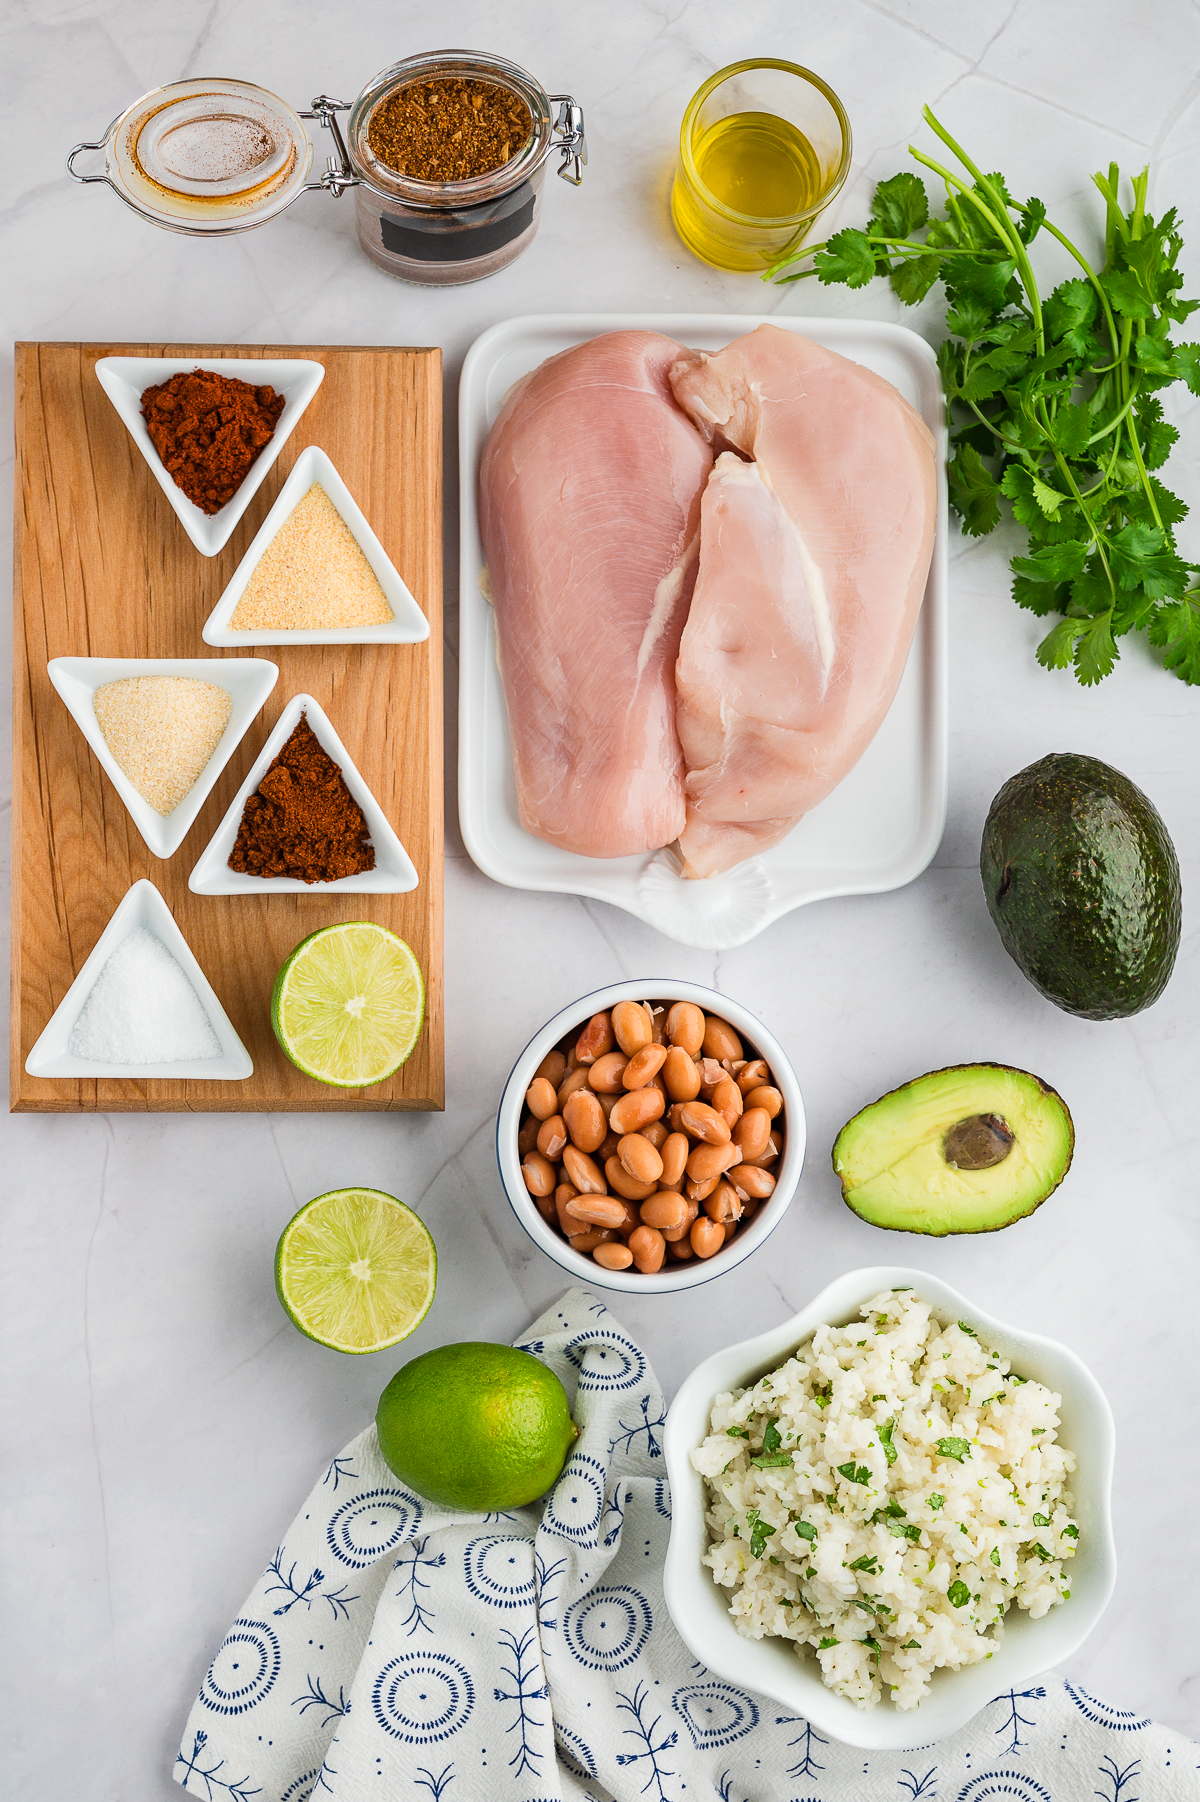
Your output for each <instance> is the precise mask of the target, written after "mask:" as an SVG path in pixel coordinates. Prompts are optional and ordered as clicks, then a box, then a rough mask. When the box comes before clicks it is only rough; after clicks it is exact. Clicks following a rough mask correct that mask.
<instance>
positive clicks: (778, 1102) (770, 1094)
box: [743, 1082, 783, 1120]
mask: <svg viewBox="0 0 1200 1802" xmlns="http://www.w3.org/2000/svg"><path fill="white" fill-rule="evenodd" d="M743 1093H744V1094H745V1096H746V1108H747V1111H749V1109H750V1108H752V1107H760V1108H762V1110H763V1112H764V1113H766V1114H769V1115H770V1117H771V1119H772V1120H774V1118H775V1116H776V1115H777V1114H778V1113H779V1111H780V1109H781V1108H782V1107H783V1096H782V1095H781V1094H780V1093H779V1090H778V1089H773V1088H772V1087H771V1085H770V1083H765V1082H764V1083H759V1085H758V1087H757V1088H756V1089H750V1090H745V1091H743Z"/></svg>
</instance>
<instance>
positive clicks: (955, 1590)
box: [946, 1577, 971, 1608]
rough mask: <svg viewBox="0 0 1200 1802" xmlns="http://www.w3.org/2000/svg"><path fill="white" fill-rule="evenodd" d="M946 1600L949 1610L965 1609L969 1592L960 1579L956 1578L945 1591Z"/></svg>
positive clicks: (969, 1597) (968, 1599) (969, 1598)
mask: <svg viewBox="0 0 1200 1802" xmlns="http://www.w3.org/2000/svg"><path fill="white" fill-rule="evenodd" d="M946 1600H947V1601H948V1602H949V1604H950V1606H951V1608H965V1607H966V1605H967V1603H968V1602H969V1601H970V1600H971V1592H970V1590H969V1589H968V1588H967V1586H966V1584H965V1583H964V1582H963V1580H962V1578H961V1577H956V1578H955V1579H954V1582H953V1583H952V1584H951V1585H950V1587H949V1589H948V1590H947V1591H946Z"/></svg>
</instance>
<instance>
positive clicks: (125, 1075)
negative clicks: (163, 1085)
mask: <svg viewBox="0 0 1200 1802" xmlns="http://www.w3.org/2000/svg"><path fill="white" fill-rule="evenodd" d="M139 926H144V927H145V928H146V930H147V932H152V933H153V934H154V936H155V938H156V939H158V940H159V941H160V942H161V943H162V944H163V945H165V946H166V948H167V950H168V951H169V952H170V953H171V956H172V957H173V958H174V959H175V961H176V963H177V964H178V965H179V967H180V969H181V970H182V971H183V973H184V975H185V976H186V977H187V979H188V981H189V982H190V983H191V985H192V987H193V988H194V989H195V991H196V996H197V999H198V1000H199V1002H200V1005H201V1007H202V1008H203V1009H204V1011H205V1013H206V1014H207V1015H208V1020H209V1025H210V1026H211V1027H212V1029H213V1031H214V1032H215V1033H216V1035H217V1038H218V1039H219V1040H220V1044H221V1055H220V1057H203V1058H185V1059H183V1060H181V1061H180V1062H179V1063H175V1064H96V1063H91V1062H90V1061H89V1060H88V1059H87V1058H82V1057H75V1056H74V1054H73V1053H72V1051H71V1049H70V1045H71V1034H72V1032H74V1030H75V1022H76V1021H77V1020H78V1018H79V1016H80V1014H81V1013H82V1012H83V1004H84V1002H85V1001H86V1000H87V998H88V996H89V995H90V994H91V992H92V989H93V988H94V987H95V984H96V979H97V977H98V976H99V975H100V972H101V970H102V969H103V968H104V966H105V964H106V963H107V962H108V960H109V958H110V957H111V956H112V954H113V952H114V951H115V950H116V948H117V946H118V945H120V944H121V943H123V941H124V940H125V939H127V938H128V937H129V935H130V933H131V932H136V931H137V929H138V927H139ZM25 1070H26V1073H27V1074H28V1075H30V1076H41V1077H51V1078H53V1077H81V1076H99V1077H104V1078H105V1079H106V1080H110V1081H117V1082H126V1081H128V1082H145V1081H147V1080H150V1081H155V1080H157V1081H160V1082H185V1081H187V1080H189V1079H195V1080H197V1081H200V1082H245V1080H246V1078H247V1077H248V1076H253V1074H254V1065H253V1063H252V1062H251V1059H250V1053H249V1052H248V1051H247V1050H246V1047H245V1046H244V1045H243V1044H242V1041H241V1040H240V1039H239V1037H238V1035H237V1033H236V1032H235V1031H234V1029H233V1025H232V1022H231V1021H230V1018H229V1015H228V1014H227V1013H226V1012H225V1009H224V1008H223V1007H222V1006H221V1003H220V1001H219V1000H218V999H217V996H216V993H215V991H214V990H213V987H212V985H211V983H210V982H209V980H208V978H207V976H205V974H204V971H203V970H202V969H201V968H200V965H199V964H198V963H197V962H196V958H195V955H194V953H193V951H192V948H191V946H190V945H189V944H188V942H187V940H186V939H185V938H184V936H183V934H182V932H180V930H179V928H178V926H177V925H176V924H175V920H174V917H173V916H172V913H171V910H170V908H169V907H168V906H167V904H166V902H165V901H164V900H163V898H162V896H161V895H160V894H159V892H158V890H157V889H156V888H155V886H154V884H153V883H152V882H148V881H146V880H145V879H144V878H143V880H142V881H141V882H135V883H134V885H133V887H132V888H131V889H129V890H128V892H127V893H126V894H125V896H124V898H123V899H122V901H121V902H120V904H119V906H118V907H117V910H116V912H115V913H114V914H113V917H112V919H111V920H110V921H109V922H108V925H107V926H106V927H105V928H104V931H103V932H102V933H101V934H100V937H99V938H98V939H97V940H96V944H95V948H94V950H93V951H92V954H91V956H90V957H89V958H88V960H87V962H86V963H85V964H84V966H83V968H82V970H80V972H79V974H78V976H77V977H76V978H75V980H74V982H73V983H72V984H71V986H70V988H69V989H68V990H67V992H66V994H65V995H64V996H63V998H62V1000H61V1001H60V1002H59V1004H58V1006H57V1007H56V1008H55V1010H54V1013H53V1014H52V1015H51V1017H50V1020H49V1023H48V1024H47V1026H46V1028H45V1030H44V1031H43V1033H42V1035H41V1037H40V1038H39V1039H38V1041H37V1044H36V1045H35V1046H34V1047H33V1050H32V1051H31V1052H30V1053H29V1056H28V1057H27V1058H26V1060H25Z"/></svg>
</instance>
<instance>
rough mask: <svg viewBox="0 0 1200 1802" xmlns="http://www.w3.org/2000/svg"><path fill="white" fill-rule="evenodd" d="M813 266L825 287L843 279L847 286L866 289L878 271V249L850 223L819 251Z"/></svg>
mask: <svg viewBox="0 0 1200 1802" xmlns="http://www.w3.org/2000/svg"><path fill="white" fill-rule="evenodd" d="M813 267H814V268H815V270H816V272H817V280H818V281H819V282H820V283H821V284H822V286H825V287H828V286H829V285H830V284H831V283H833V282H840V283H842V284H843V285H844V286H845V287H847V288H865V287H866V285H867V283H868V282H869V281H870V279H871V277H872V276H873V275H874V274H875V251H874V249H873V247H872V245H871V242H870V239H869V238H868V237H867V234H866V233H865V232H860V231H856V230H855V229H854V227H853V226H847V227H846V229H845V231H840V232H835V233H834V235H833V237H832V238H830V239H829V242H828V243H827V244H826V246H825V248H824V249H823V250H819V251H818V252H817V254H816V256H815V257H814V258H813Z"/></svg>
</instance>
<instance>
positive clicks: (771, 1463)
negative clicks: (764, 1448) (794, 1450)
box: [750, 1452, 792, 1470]
mask: <svg viewBox="0 0 1200 1802" xmlns="http://www.w3.org/2000/svg"><path fill="white" fill-rule="evenodd" d="M750 1462H751V1464H753V1465H754V1467H755V1469H756V1470H775V1469H777V1468H778V1469H782V1467H783V1466H784V1465H785V1464H791V1462H792V1454H791V1452H760V1453H759V1455H758V1457H757V1458H751V1460H750Z"/></svg>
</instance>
